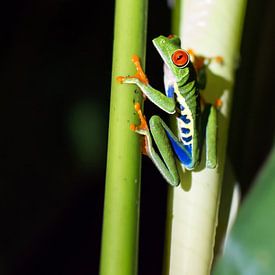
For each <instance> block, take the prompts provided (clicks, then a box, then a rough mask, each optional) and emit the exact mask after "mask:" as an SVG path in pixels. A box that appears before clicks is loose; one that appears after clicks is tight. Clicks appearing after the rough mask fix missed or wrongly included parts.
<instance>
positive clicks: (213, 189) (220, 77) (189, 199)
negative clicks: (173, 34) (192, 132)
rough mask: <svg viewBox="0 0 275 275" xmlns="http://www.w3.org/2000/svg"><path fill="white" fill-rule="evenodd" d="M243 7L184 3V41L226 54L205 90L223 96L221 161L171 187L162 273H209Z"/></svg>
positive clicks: (223, 1)
mask: <svg viewBox="0 0 275 275" xmlns="http://www.w3.org/2000/svg"><path fill="white" fill-rule="evenodd" d="M245 7H246V0H232V1H228V0H196V1H193V0H184V1H183V4H182V5H181V14H180V18H181V22H180V36H181V40H182V47H183V48H187V49H188V48H192V49H193V50H194V51H195V53H198V54H202V55H204V56H207V57H212V56H217V55H219V56H222V57H223V59H224V65H223V66H221V65H220V64H218V63H214V62H213V63H212V64H211V65H210V70H209V72H208V84H207V89H206V90H205V91H204V92H203V95H204V97H205V98H206V100H207V101H210V102H212V103H213V102H214V101H215V99H217V98H221V99H222V102H223V104H222V107H221V109H220V112H219V116H218V138H217V140H218V165H217V167H216V168H215V169H207V168H204V164H202V165H201V167H200V168H199V169H198V170H199V171H194V172H191V173H190V172H185V173H184V175H183V177H182V184H181V186H180V187H179V188H174V189H172V188H170V189H169V200H168V201H169V202H168V218H167V228H168V229H167V236H166V240H167V242H166V255H165V268H164V274H169V275H178V274H183V275H184V274H188V275H198V274H199V275H207V274H210V270H211V265H212V261H213V247H214V241H215V231H216V226H217V222H218V221H217V216H218V207H219V200H220V192H221V182H222V179H223V169H224V163H225V155H226V144H227V132H228V126H229V118H230V109H231V101H232V95H233V94H232V87H233V82H234V75H235V69H236V67H237V64H238V61H239V49H240V40H241V34H242V26H243V20H244V14H245ZM204 155H205V152H203V156H204Z"/></svg>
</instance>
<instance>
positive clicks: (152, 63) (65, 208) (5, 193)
mask: <svg viewBox="0 0 275 275" xmlns="http://www.w3.org/2000/svg"><path fill="white" fill-rule="evenodd" d="M149 2H150V4H149V22H148V28H149V29H148V47H147V48H148V49H147V61H149V62H147V63H148V64H147V67H146V70H147V73H148V75H149V77H150V79H152V83H153V84H154V85H155V86H158V87H162V86H161V85H162V77H161V72H162V64H161V61H160V58H159V57H158V55H157V53H156V52H155V50H154V49H153V47H152V44H151V43H150V40H151V39H152V38H154V37H156V36H158V35H159V34H164V35H168V34H169V33H170V31H169V30H170V11H169V9H168V8H167V7H166V2H165V1H161V2H160V1H149ZM248 2H249V3H248V9H247V16H246V21H245V27H244V36H243V42H242V48H241V63H240V66H239V69H238V71H237V81H236V89H235V97H234V104H233V111H232V123H231V127H230V136H229V146H228V152H229V156H230V157H231V159H232V162H233V165H234V168H235V171H236V175H237V178H238V180H239V182H240V183H241V186H242V190H243V192H244V194H245V193H246V192H247V191H248V190H249V187H250V184H251V183H252V181H253V178H254V177H255V175H256V173H257V171H258V170H259V168H260V167H261V165H262V163H263V161H264V159H265V157H266V155H267V154H268V151H269V149H270V147H271V145H272V141H273V138H274V128H275V123H274V122H275V108H274V98H275V97H274V88H273V85H274V84H273V83H274V75H273V74H274V70H273V66H274V61H275V60H274V55H273V49H274V31H273V29H274V28H273V25H274V24H273V23H274V21H273V17H274V11H275V9H274V1H272V0H270V1H262V0H261V1H260V0H258V1H248ZM113 13H114V3H113V1H108V3H107V2H105V3H102V4H101V3H99V2H94V1H85V0H78V1H76V0H70V1H69V0H68V1H66V0H56V1H42V0H36V1H31V0H25V1H16V0H13V1H6V2H5V4H1V10H0V20H1V25H0V26H1V27H0V30H1V32H0V39H1V44H0V45H1V62H0V64H1V68H0V69H1V74H0V94H1V98H0V112H1V113H0V114H1V115H0V119H1V124H0V125H1V135H0V141H1V143H0V145H1V147H0V156H1V168H0V169H1V170H0V171H1V173H0V183H1V190H0V194H1V210H2V211H1V213H2V214H1V229H2V234H1V238H2V239H1V258H0V259H1V262H0V273H1V274H5V275H6V274H7V275H10V274H67V275H70V274H83V275H84V274H97V273H98V264H99V253H100V238H101V225H102V211H103V209H102V207H103V193H104V178H105V162H106V146H107V127H108V108H109V97H110V79H111V59H112V39H113ZM272 70H273V71H272ZM146 104H147V105H146V112H147V114H148V117H149V116H150V115H151V114H153V113H156V112H158V110H157V109H156V108H154V106H151V105H150V104H148V103H146ZM142 173H143V180H142V190H141V221H140V226H141V228H140V233H141V235H140V258H139V259H140V265H139V270H140V274H150V275H153V274H161V262H162V255H163V236H164V225H165V212H166V209H165V202H166V188H167V187H166V184H165V183H164V182H163V180H162V178H161V176H160V175H159V173H158V172H157V170H156V169H155V168H154V167H153V165H152V163H151V162H150V161H149V160H148V159H147V158H144V159H143V170H142ZM161 182H163V184H160V183H161ZM153 183H156V184H159V188H158V192H157V193H156V189H155V188H154V184H153Z"/></svg>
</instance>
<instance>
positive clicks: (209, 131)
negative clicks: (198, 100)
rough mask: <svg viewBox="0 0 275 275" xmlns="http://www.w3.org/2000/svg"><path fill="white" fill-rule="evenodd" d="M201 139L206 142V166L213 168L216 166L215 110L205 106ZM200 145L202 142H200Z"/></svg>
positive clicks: (210, 106) (211, 106)
mask: <svg viewBox="0 0 275 275" xmlns="http://www.w3.org/2000/svg"><path fill="white" fill-rule="evenodd" d="M202 131H203V133H202V135H201V137H202V139H203V138H204V137H205V140H206V166H207V167H208V168H215V167H216V165H217V109H216V107H215V106H213V105H211V104H207V105H206V106H205V109H204V111H203V113H202ZM200 143H201V145H202V143H203V140H201V142H200Z"/></svg>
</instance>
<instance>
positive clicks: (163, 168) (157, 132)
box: [131, 103, 180, 186]
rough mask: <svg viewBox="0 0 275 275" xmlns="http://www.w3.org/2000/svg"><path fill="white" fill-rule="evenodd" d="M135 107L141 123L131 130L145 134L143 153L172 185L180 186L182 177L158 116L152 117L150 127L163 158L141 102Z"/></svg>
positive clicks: (133, 126)
mask: <svg viewBox="0 0 275 275" xmlns="http://www.w3.org/2000/svg"><path fill="white" fill-rule="evenodd" d="M135 109H136V111H137V113H138V115H139V118H140V121H141V123H140V125H138V126H136V125H131V130H133V131H135V132H136V133H138V134H140V135H143V136H144V138H145V140H144V141H145V142H144V148H143V153H145V154H146V155H148V157H149V158H150V159H151V160H152V161H153V163H154V164H155V165H156V167H157V168H158V170H159V171H160V173H161V174H162V176H163V177H164V178H165V180H166V181H167V182H168V183H169V184H171V185H172V186H178V185H179V184H180V178H179V175H178V171H177V166H176V160H175V158H174V153H173V150H172V148H171V145H170V142H169V139H168V138H167V136H166V133H165V131H164V129H163V127H162V126H161V124H160V123H158V122H157V119H156V116H153V117H152V118H151V119H150V128H151V127H152V129H150V130H152V134H153V138H154V140H155V142H156V144H157V146H158V149H159V151H160V153H161V156H162V158H161V157H160V156H159V155H158V154H157V152H156V151H155V149H154V147H153V142H152V136H151V134H150V131H149V127H148V125H147V123H146V120H145V117H144V115H143V114H142V112H141V109H140V104H139V103H136V104H135ZM159 119H160V118H159Z"/></svg>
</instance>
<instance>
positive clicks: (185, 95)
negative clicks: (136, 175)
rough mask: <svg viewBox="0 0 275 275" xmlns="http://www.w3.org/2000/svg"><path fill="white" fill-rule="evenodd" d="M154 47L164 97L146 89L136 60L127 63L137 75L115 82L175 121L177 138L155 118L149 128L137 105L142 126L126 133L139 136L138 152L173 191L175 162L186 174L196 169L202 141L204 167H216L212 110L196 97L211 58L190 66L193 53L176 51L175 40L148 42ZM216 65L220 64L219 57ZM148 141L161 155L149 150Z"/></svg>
mask: <svg viewBox="0 0 275 275" xmlns="http://www.w3.org/2000/svg"><path fill="white" fill-rule="evenodd" d="M153 44H154V46H155V47H156V49H157V51H158V52H159V54H160V56H161V58H162V59H163V61H164V85H165V92H166V94H164V93H162V92H160V91H158V90H156V89H154V88H153V87H152V86H150V84H149V81H148V79H147V77H146V75H145V73H144V72H143V70H142V68H141V65H140V61H139V58H138V57H137V56H136V55H134V56H133V58H132V61H133V62H134V64H135V66H136V69H137V73H136V74H135V75H134V76H119V77H117V80H118V81H119V82H120V83H127V84H136V85H137V86H138V87H139V88H140V89H141V91H142V93H143V95H144V97H146V98H148V99H149V100H150V101H151V102H153V103H154V104H156V105H157V106H158V107H159V108H161V109H162V110H163V111H165V112H167V113H169V114H173V115H175V116H176V119H177V128H178V134H177V136H176V135H175V134H174V133H173V132H172V131H171V130H170V128H169V127H168V126H167V124H166V123H165V122H164V121H163V120H162V119H161V118H160V117H159V116H157V115H154V116H152V117H151V119H150V121H149V126H148V125H147V122H146V120H145V117H144V115H143V114H142V111H141V108H140V104H139V103H136V104H135V109H136V111H137V113H138V115H139V118H140V121H141V123H140V125H138V126H136V125H131V129H132V130H133V131H135V132H136V133H138V134H140V135H143V136H144V148H143V151H144V153H145V154H147V155H148V156H149V157H150V158H151V159H152V161H153V162H154V164H155V165H156V167H157V168H158V170H159V171H160V173H161V174H162V175H163V177H164V178H165V180H166V181H167V182H168V183H169V184H171V185H172V186H178V185H179V183H180V176H179V172H178V170H177V169H178V168H177V165H176V158H178V160H179V161H180V162H181V164H182V165H183V166H184V167H185V168H186V169H188V170H193V169H194V168H196V166H197V165H198V163H199V162H200V155H201V149H202V145H203V141H204V139H206V166H207V167H208V168H215V166H216V163H217V159H216V133H217V125H216V121H217V118H216V117H217V110H216V106H213V105H211V104H203V105H204V106H202V100H201V97H200V94H199V89H203V88H204V87H205V84H206V83H205V80H206V77H205V69H206V67H207V66H208V65H209V64H210V61H211V58H202V57H197V58H196V57H194V58H195V59H194V64H193V63H192V62H191V60H190V55H193V52H192V51H189V52H188V51H186V50H183V49H181V45H180V44H181V42H180V39H179V37H177V36H171V35H170V36H168V37H165V36H159V37H157V38H155V39H153ZM216 60H217V61H221V60H222V59H221V58H219V57H218V58H216ZM195 65H196V66H195ZM218 104H219V103H218ZM218 104H217V105H218ZM152 138H153V139H154V141H155V143H156V146H157V147H158V150H159V152H160V155H161V156H159V155H158V153H157V152H156V151H155V149H154V148H153V143H152Z"/></svg>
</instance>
